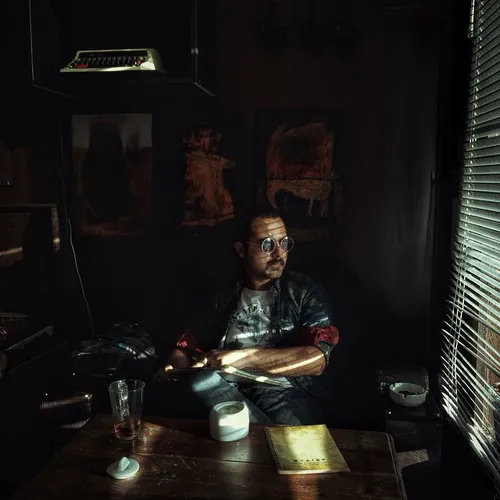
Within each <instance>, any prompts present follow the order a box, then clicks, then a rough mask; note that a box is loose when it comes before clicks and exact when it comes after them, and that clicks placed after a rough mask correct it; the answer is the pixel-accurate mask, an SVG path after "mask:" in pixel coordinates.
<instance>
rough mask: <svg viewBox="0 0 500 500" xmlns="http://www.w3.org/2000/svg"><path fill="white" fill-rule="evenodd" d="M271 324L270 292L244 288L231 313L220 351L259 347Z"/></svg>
mask: <svg viewBox="0 0 500 500" xmlns="http://www.w3.org/2000/svg"><path fill="white" fill-rule="evenodd" d="M270 324H271V291H270V290H250V289H248V288H244V289H243V290H242V293H241V298H240V302H239V303H238V306H237V307H236V309H235V311H234V312H233V314H232V316H231V318H230V320H229V325H228V328H227V332H226V335H224V337H223V338H222V341H221V345H220V346H219V347H220V348H221V349H228V350H231V349H246V348H248V347H257V346H260V345H261V343H262V341H263V340H264V337H265V336H266V335H267V334H268V333H269V327H270Z"/></svg>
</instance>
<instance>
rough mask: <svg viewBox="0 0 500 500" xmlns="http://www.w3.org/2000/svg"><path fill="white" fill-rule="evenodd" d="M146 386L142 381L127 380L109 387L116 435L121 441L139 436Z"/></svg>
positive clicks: (119, 381)
mask: <svg viewBox="0 0 500 500" xmlns="http://www.w3.org/2000/svg"><path fill="white" fill-rule="evenodd" d="M144 385H145V384H144V382H143V381H142V380H133V379H127V380H117V381H116V382H112V383H111V384H110V385H109V387H108V390H109V398H110V400H111V411H112V412H113V421H114V427H115V435H116V437H117V438H118V439H120V440H121V441H131V440H133V439H136V438H137V437H138V436H139V432H140V430H141V421H142V402H143V393H144Z"/></svg>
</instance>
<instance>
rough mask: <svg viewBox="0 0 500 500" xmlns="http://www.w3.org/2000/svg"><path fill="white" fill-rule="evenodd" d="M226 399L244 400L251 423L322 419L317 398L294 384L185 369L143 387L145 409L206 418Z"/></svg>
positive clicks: (302, 422)
mask: <svg viewBox="0 0 500 500" xmlns="http://www.w3.org/2000/svg"><path fill="white" fill-rule="evenodd" d="M226 401H242V402H244V403H246V405H247V406H248V410H249V412H250V422H252V423H259V424H282V425H312V424H321V423H325V421H326V420H325V417H324V414H323V411H322V409H321V407H320V405H319V404H318V402H317V401H316V400H315V399H314V398H312V397H311V396H310V395H308V394H307V393H305V392H304V391H302V390H300V389H298V388H293V387H292V388H281V387H274V386H266V385H265V384H255V385H254V384H248V385H246V384H234V383H232V382H231V383H229V382H227V381H226V380H224V379H223V378H222V377H221V376H220V375H219V374H217V373H213V372H211V373H204V372H197V373H195V374H188V373H186V374H183V375H182V378H181V379H180V380H178V381H170V380H166V381H165V382H161V383H156V384H152V385H150V386H149V387H147V388H146V397H145V412H146V414H147V413H150V414H151V413H154V414H160V415H162V416H171V417H185V418H208V415H209V413H210V410H211V409H212V407H213V406H214V405H216V404H218V403H223V402H226Z"/></svg>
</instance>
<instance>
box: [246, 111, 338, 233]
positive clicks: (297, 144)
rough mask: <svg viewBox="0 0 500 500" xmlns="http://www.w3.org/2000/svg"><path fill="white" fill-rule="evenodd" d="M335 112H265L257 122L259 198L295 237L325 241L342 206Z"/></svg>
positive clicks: (256, 146) (336, 113)
mask: <svg viewBox="0 0 500 500" xmlns="http://www.w3.org/2000/svg"><path fill="white" fill-rule="evenodd" d="M340 123H341V114H340V112H338V111H335V110H266V111H262V112H261V113H259V114H258V116H257V119H256V124H255V132H254V137H255V155H256V162H257V164H258V165H259V167H260V169H261V170H262V171H263V172H264V175H263V176H261V181H260V183H259V197H260V198H261V201H265V202H266V203H267V204H269V205H271V206H272V207H274V208H275V209H276V210H277V211H278V212H279V213H281V214H282V215H283V217H284V218H285V219H286V220H287V222H288V226H289V228H290V231H291V234H293V236H294V237H295V238H296V239H297V241H301V240H302V241H311V240H321V239H328V238H330V237H331V235H332V234H334V232H335V230H336V229H337V228H338V227H339V225H340V218H341V208H342V191H343V190H342V180H341V169H340V166H339V164H338V154H337V150H338V137H339V128H340Z"/></svg>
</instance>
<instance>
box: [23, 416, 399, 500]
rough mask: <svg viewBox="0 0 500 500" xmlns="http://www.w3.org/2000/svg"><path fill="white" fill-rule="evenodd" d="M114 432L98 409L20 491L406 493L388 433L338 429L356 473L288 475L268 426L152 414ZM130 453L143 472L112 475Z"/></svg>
mask: <svg viewBox="0 0 500 500" xmlns="http://www.w3.org/2000/svg"><path fill="white" fill-rule="evenodd" d="M112 432H113V431H112V421H111V417H110V416H108V415H99V416H97V417H95V418H94V419H93V420H92V421H91V422H90V423H89V424H88V425H87V426H86V427H85V428H84V429H83V430H82V431H81V432H80V433H79V434H78V436H77V437H76V438H75V439H74V440H73V441H72V442H71V443H69V444H68V445H67V446H66V447H65V448H64V449H62V450H61V452H60V453H59V454H58V455H57V456H56V457H55V458H54V459H53V460H52V461H51V462H50V463H49V464H48V465H47V466H46V467H45V468H44V470H43V471H42V472H41V473H40V474H39V475H38V476H37V477H36V478H35V479H34V480H33V481H32V482H31V483H30V484H28V485H27V486H26V487H25V488H23V489H22V490H21V491H20V492H19V494H18V495H17V496H16V497H15V498H16V499H17V500H22V499H28V498H37V499H45V498H47V499H49V498H50V499H57V498H72V499H73V500H77V499H80V498H81V499H84V498H85V499H87V498H94V499H98V498H106V499H118V498H125V497H126V498H127V499H136V498H137V499H139V498H153V497H157V496H164V497H166V498H178V497H182V498H186V497H189V498H218V499H220V498H231V499H247V498H248V499H254V498H258V497H259V496H262V497H263V498H264V497H265V498H269V499H274V498H276V499H277V498H294V499H297V500H299V499H316V498H336V499H344V500H348V499H354V498H361V499H363V498H371V499H386V500H389V499H400V498H404V493H403V490H402V486H401V480H400V478H399V476H398V474H397V473H396V469H395V465H394V454H393V451H392V442H391V438H390V437H389V436H388V435H386V434H383V433H375V432H357V431H348V430H332V431H331V432H332V435H333V437H334V439H335V440H336V442H337V444H338V446H339V448H340V449H341V450H342V453H343V454H344V457H345V458H346V460H347V462H348V464H349V466H350V467H351V472H349V473H342V474H319V475H297V476H280V475H278V474H277V472H276V468H275V466H274V464H273V463H272V461H271V457H270V453H269V449H268V445H267V442H266V439H265V436H264V432H263V426H259V425H253V426H252V428H251V432H250V434H249V436H248V437H247V438H244V439H242V440H240V441H235V442H233V443H218V442H216V441H214V440H213V439H211V438H210V436H209V434H208V422H207V421H205V420H184V419H163V418H156V417H155V418H147V419H146V422H145V424H144V428H143V432H142V436H141V439H140V441H138V442H137V443H135V444H134V443H124V442H119V441H117V440H116V438H115V437H114V435H113V434H112ZM125 455H126V456H129V457H133V458H135V459H136V460H137V461H138V462H139V464H140V466H141V468H140V471H139V473H138V475H137V476H136V477H135V478H133V479H131V480H126V481H116V480H113V479H111V478H110V477H108V476H107V475H106V472H105V471H106V468H107V466H108V465H109V464H110V463H112V462H113V461H115V460H118V459H119V458H121V457H122V456H125Z"/></svg>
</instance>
